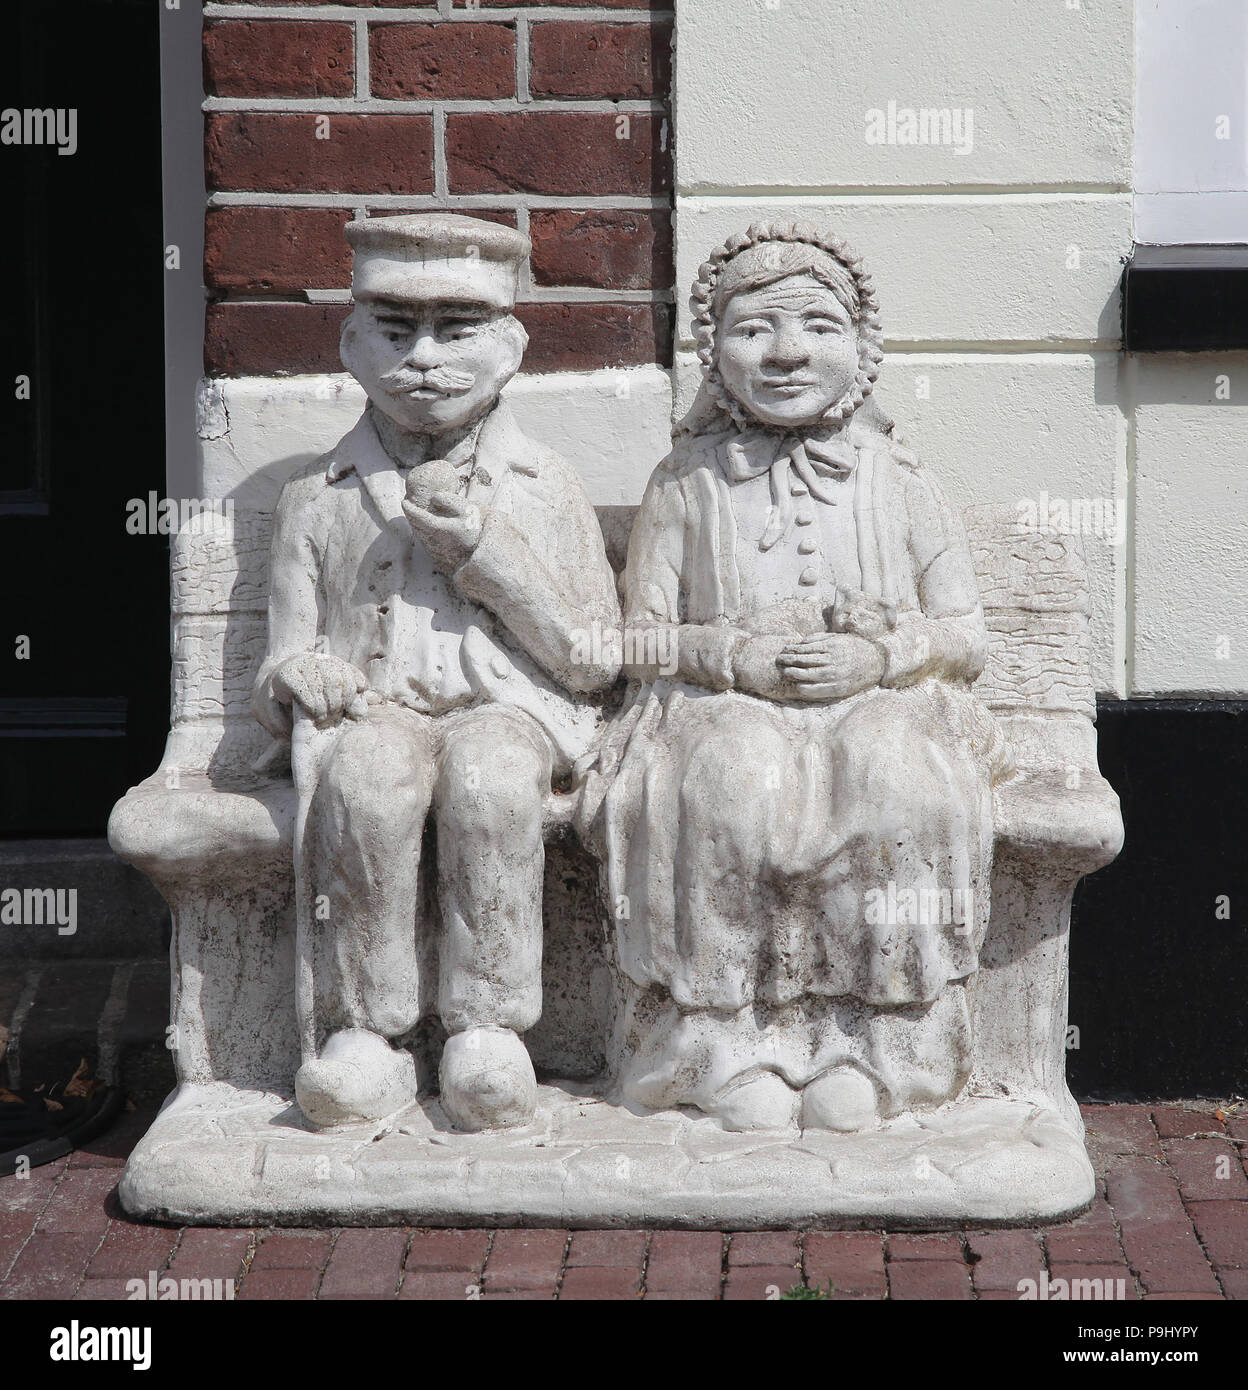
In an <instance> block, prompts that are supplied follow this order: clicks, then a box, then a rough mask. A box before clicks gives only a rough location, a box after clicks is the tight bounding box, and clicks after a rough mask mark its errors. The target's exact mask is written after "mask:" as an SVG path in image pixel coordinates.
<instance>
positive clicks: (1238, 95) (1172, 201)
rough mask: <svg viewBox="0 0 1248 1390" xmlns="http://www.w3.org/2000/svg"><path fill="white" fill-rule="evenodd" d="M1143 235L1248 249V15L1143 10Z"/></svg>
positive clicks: (1182, 5)
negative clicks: (1238, 244)
mask: <svg viewBox="0 0 1248 1390" xmlns="http://www.w3.org/2000/svg"><path fill="white" fill-rule="evenodd" d="M1137 16H1138V22H1137V30H1136V42H1137V57H1138V81H1137V118H1136V127H1135V190H1136V200H1135V235H1136V240H1137V241H1142V242H1149V243H1153V244H1161V245H1165V244H1169V243H1175V242H1177V243H1183V242H1248V80H1246V79H1248V5H1245V4H1244V0H1137Z"/></svg>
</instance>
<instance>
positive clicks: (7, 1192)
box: [0, 1105, 1248, 1302]
mask: <svg viewBox="0 0 1248 1390" xmlns="http://www.w3.org/2000/svg"><path fill="white" fill-rule="evenodd" d="M1082 1109H1083V1115H1084V1120H1085V1123H1086V1125H1087V1129H1088V1140H1089V1146H1090V1148H1091V1150H1092V1153H1093V1157H1094V1160H1095V1161H1096V1164H1097V1167H1098V1170H1099V1171H1101V1172H1102V1173H1103V1174H1104V1178H1103V1186H1102V1190H1101V1192H1099V1193H1098V1196H1097V1198H1096V1199H1095V1201H1094V1202H1093V1204H1092V1206H1091V1207H1090V1208H1089V1210H1088V1211H1087V1212H1085V1213H1083V1214H1082V1215H1080V1216H1079V1217H1077V1218H1075V1219H1074V1220H1072V1221H1068V1222H1063V1223H1062V1224H1061V1225H1058V1226H1051V1227H1048V1228H1045V1229H1044V1230H1042V1231H1040V1232H1033V1231H1024V1230H1014V1231H1011V1230H1001V1231H988V1232H968V1233H966V1234H965V1236H963V1235H960V1234H949V1233H946V1234H915V1233H911V1232H897V1233H893V1234H888V1235H883V1234H882V1233H880V1232H871V1231H817V1232H808V1233H806V1234H805V1235H804V1236H801V1237H800V1238H799V1236H798V1235H796V1234H795V1233H793V1232H771V1231H762V1232H739V1233H736V1234H733V1235H731V1236H730V1237H728V1238H725V1237H724V1236H723V1235H721V1234H720V1233H718V1232H711V1231H656V1232H653V1233H652V1234H651V1233H648V1232H646V1231H635V1230H634V1231H618V1230H604V1231H577V1232H574V1233H571V1235H570V1236H569V1233H568V1232H566V1231H558V1230H555V1231H552V1230H500V1231H496V1232H491V1231H486V1230H417V1231H407V1230H405V1229H401V1228H379V1229H368V1230H365V1229H347V1230H343V1231H340V1232H335V1231H327V1230H284V1229H276V1230H270V1231H257V1232H254V1233H253V1232H251V1231H247V1230H215V1229H210V1228H206V1227H198V1228H197V1227H192V1228H187V1229H185V1230H177V1229H175V1228H172V1227H160V1226H149V1225H143V1224H140V1223H137V1222H132V1221H129V1220H128V1219H126V1218H125V1217H124V1215H123V1214H122V1213H121V1212H120V1208H119V1207H118V1205H117V1198H116V1192H115V1184H116V1180H117V1178H118V1176H119V1174H118V1171H117V1170H118V1168H119V1167H120V1165H121V1164H122V1163H123V1162H124V1160H125V1156H126V1153H127V1152H128V1151H129V1148H130V1147H131V1146H132V1145H133V1144H134V1143H135V1142H136V1141H137V1139H138V1138H139V1137H140V1136H141V1135H142V1134H143V1133H144V1131H145V1130H146V1128H147V1125H148V1124H149V1123H150V1120H151V1116H150V1114H147V1113H141V1114H138V1113H136V1114H131V1115H127V1116H125V1117H123V1119H122V1120H121V1121H120V1122H119V1124H118V1125H117V1126H116V1127H115V1128H114V1130H113V1131H111V1132H110V1133H109V1134H107V1135H105V1136H102V1138H101V1139H100V1140H97V1141H95V1143H94V1144H93V1145H91V1146H90V1148H89V1149H88V1150H87V1151H83V1152H78V1153H75V1154H73V1155H71V1157H70V1158H69V1159H68V1160H66V1159H61V1160H58V1161H57V1162H56V1163H53V1164H48V1165H46V1166H45V1167H43V1168H38V1169H35V1170H34V1171H33V1172H32V1173H31V1174H30V1176H29V1177H28V1178H26V1179H18V1178H16V1177H6V1178H0V1300H21V1299H49V1298H61V1299H63V1298H75V1299H77V1300H79V1301H88V1300H92V1299H99V1300H119V1299H125V1298H126V1297H127V1292H126V1282H127V1280H130V1279H134V1278H146V1277H147V1275H148V1273H149V1271H153V1270H154V1271H155V1272H157V1273H158V1274H166V1275H171V1276H172V1277H174V1278H179V1279H186V1278H193V1279H206V1278H214V1279H216V1278H229V1279H236V1280H238V1279H241V1284H240V1286H239V1291H238V1297H239V1298H240V1299H249V1300H250V1299H275V1300H276V1299H280V1300H296V1299H297V1300H303V1299H310V1298H314V1297H319V1298H326V1299H331V1300H333V1299H351V1298H394V1297H396V1290H397V1291H398V1293H397V1296H398V1297H399V1298H402V1299H404V1300H406V1301H425V1300H428V1301H433V1300H452V1301H471V1300H473V1299H474V1298H480V1299H482V1300H523V1301H540V1300H543V1299H554V1298H555V1297H556V1290H558V1294H557V1296H558V1297H559V1298H560V1299H566V1300H569V1301H577V1300H615V1301H627V1300H630V1299H632V1300H636V1299H638V1298H639V1297H640V1296H641V1295H640V1290H641V1288H642V1287H643V1286H642V1284H641V1282H640V1281H641V1279H642V1276H643V1271H644V1279H645V1283H644V1290H645V1298H646V1299H648V1300H651V1301H655V1302H674V1301H689V1302H692V1301H699V1300H709V1299H717V1298H719V1297H721V1296H722V1297H724V1298H726V1299H729V1300H734V1301H750V1300H755V1301H764V1300H766V1299H768V1298H774V1297H776V1296H777V1295H778V1294H779V1293H780V1292H782V1291H785V1290H787V1289H789V1288H790V1287H792V1286H793V1285H794V1284H796V1283H798V1282H799V1280H800V1279H801V1278H802V1273H803V1272H804V1276H805V1280H806V1282H807V1284H808V1285H810V1286H817V1287H821V1288H825V1289H826V1288H827V1287H828V1285H829V1284H830V1285H831V1287H832V1297H833V1298H835V1299H846V1298H859V1299H880V1298H883V1297H885V1296H886V1295H887V1296H888V1297H891V1298H894V1299H898V1300H911V1299H960V1300H965V1299H970V1298H972V1297H976V1298H979V1299H982V1300H984V1301H989V1302H999V1301H1004V1300H1006V1299H1011V1300H1013V1299H1017V1298H1018V1296H1019V1294H1018V1290H1017V1284H1018V1281H1019V1280H1020V1279H1025V1278H1035V1279H1037V1280H1039V1277H1040V1275H1041V1273H1042V1272H1044V1271H1045V1270H1046V1269H1047V1273H1048V1276H1049V1278H1050V1279H1058V1278H1065V1279H1094V1278H1095V1279H1105V1280H1110V1281H1115V1280H1117V1279H1125V1280H1126V1281H1127V1283H1126V1289H1127V1295H1128V1297H1129V1298H1131V1299H1134V1298H1137V1297H1145V1298H1148V1299H1152V1300H1165V1299H1175V1300H1182V1301H1188V1300H1197V1301H1198V1300H1206V1299H1208V1300H1212V1299H1217V1298H1230V1299H1241V1300H1248V1176H1246V1175H1245V1163H1246V1160H1248V1149H1246V1148H1244V1146H1241V1145H1236V1144H1234V1143H1232V1142H1230V1141H1231V1140H1234V1139H1248V1114H1242V1113H1241V1114H1231V1115H1228V1118H1227V1121H1226V1123H1225V1124H1223V1122H1222V1121H1220V1120H1218V1119H1216V1118H1215V1116H1214V1115H1213V1114H1212V1113H1211V1110H1204V1109H1199V1108H1194V1107H1191V1106H1182V1105H1170V1106H1144V1105H1118V1106H1092V1105H1089V1106H1084V1107H1082ZM1209 1133H1212V1134H1215V1135H1216V1136H1218V1137H1216V1138H1196V1137H1194V1136H1196V1135H1200V1134H1209ZM1158 1135H1160V1139H1159V1138H1158ZM1119 1232H1121V1243H1120V1238H1119ZM963 1241H965V1251H966V1254H967V1255H969V1256H970V1262H969V1263H967V1262H966V1260H965V1257H964V1253H963ZM725 1249H726V1250H727V1257H726V1259H725ZM886 1249H887V1264H886V1263H885V1260H886ZM799 1252H800V1269H799ZM487 1253H488V1259H487ZM976 1256H978V1258H975V1257H976ZM405 1257H406V1258H405ZM1046 1257H1047V1261H1048V1264H1047V1266H1046V1264H1045V1259H1046ZM483 1265H484V1277H482V1267H483ZM725 1265H726V1267H727V1271H728V1275H727V1279H726V1281H724V1280H723V1270H724V1268H725ZM245 1267H246V1269H247V1273H246V1275H245V1276H244V1274H243V1271H244V1268H245ZM322 1271H324V1273H323V1274H322ZM1137 1276H1138V1288H1137ZM721 1281H722V1282H723V1289H722V1293H721ZM1111 1287H1112V1284H1111Z"/></svg>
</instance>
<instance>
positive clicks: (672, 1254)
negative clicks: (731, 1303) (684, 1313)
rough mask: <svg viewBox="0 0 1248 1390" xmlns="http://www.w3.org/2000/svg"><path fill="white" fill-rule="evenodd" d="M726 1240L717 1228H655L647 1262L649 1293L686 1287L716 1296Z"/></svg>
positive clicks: (704, 1294) (706, 1294)
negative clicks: (696, 1229)
mask: <svg viewBox="0 0 1248 1390" xmlns="http://www.w3.org/2000/svg"><path fill="white" fill-rule="evenodd" d="M723 1248H724V1240H723V1237H722V1236H721V1235H720V1234H719V1232H718V1231H656V1232H655V1233H654V1235H653V1236H652V1237H651V1239H650V1257H649V1259H648V1260H647V1262H646V1292H647V1294H649V1293H650V1292H651V1291H654V1292H664V1293H665V1292H669V1291H671V1290H674V1289H681V1290H684V1289H687V1290H689V1292H691V1293H695V1294H700V1295H703V1296H707V1297H710V1298H715V1297H716V1296H717V1295H718V1293H719V1282H720V1277H721V1271H722V1268H723Z"/></svg>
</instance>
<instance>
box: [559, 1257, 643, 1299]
mask: <svg viewBox="0 0 1248 1390" xmlns="http://www.w3.org/2000/svg"><path fill="white" fill-rule="evenodd" d="M640 1288H641V1266H640V1265H638V1267H637V1268H636V1269H635V1270H634V1269H621V1268H619V1267H618V1266H616V1267H600V1268H595V1267H594V1266H593V1265H578V1266H577V1267H576V1268H575V1269H569V1270H568V1271H567V1273H565V1274H564V1276H563V1282H562V1283H561V1284H560V1285H559V1298H560V1300H561V1301H563V1300H577V1299H627V1298H631V1299H636V1298H637V1297H638V1290H639V1289H640Z"/></svg>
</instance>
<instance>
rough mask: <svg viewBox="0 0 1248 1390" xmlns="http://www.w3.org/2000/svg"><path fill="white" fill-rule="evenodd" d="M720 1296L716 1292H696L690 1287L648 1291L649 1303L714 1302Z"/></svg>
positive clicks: (647, 1300)
mask: <svg viewBox="0 0 1248 1390" xmlns="http://www.w3.org/2000/svg"><path fill="white" fill-rule="evenodd" d="M718 1298H719V1293H718V1290H717V1291H716V1292H715V1293H695V1292H693V1291H692V1290H689V1289H656V1290H655V1291H654V1292H653V1293H651V1292H650V1291H649V1290H648V1289H647V1291H646V1302H647V1303H714V1302H715V1301H716V1300H717V1299H718Z"/></svg>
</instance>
